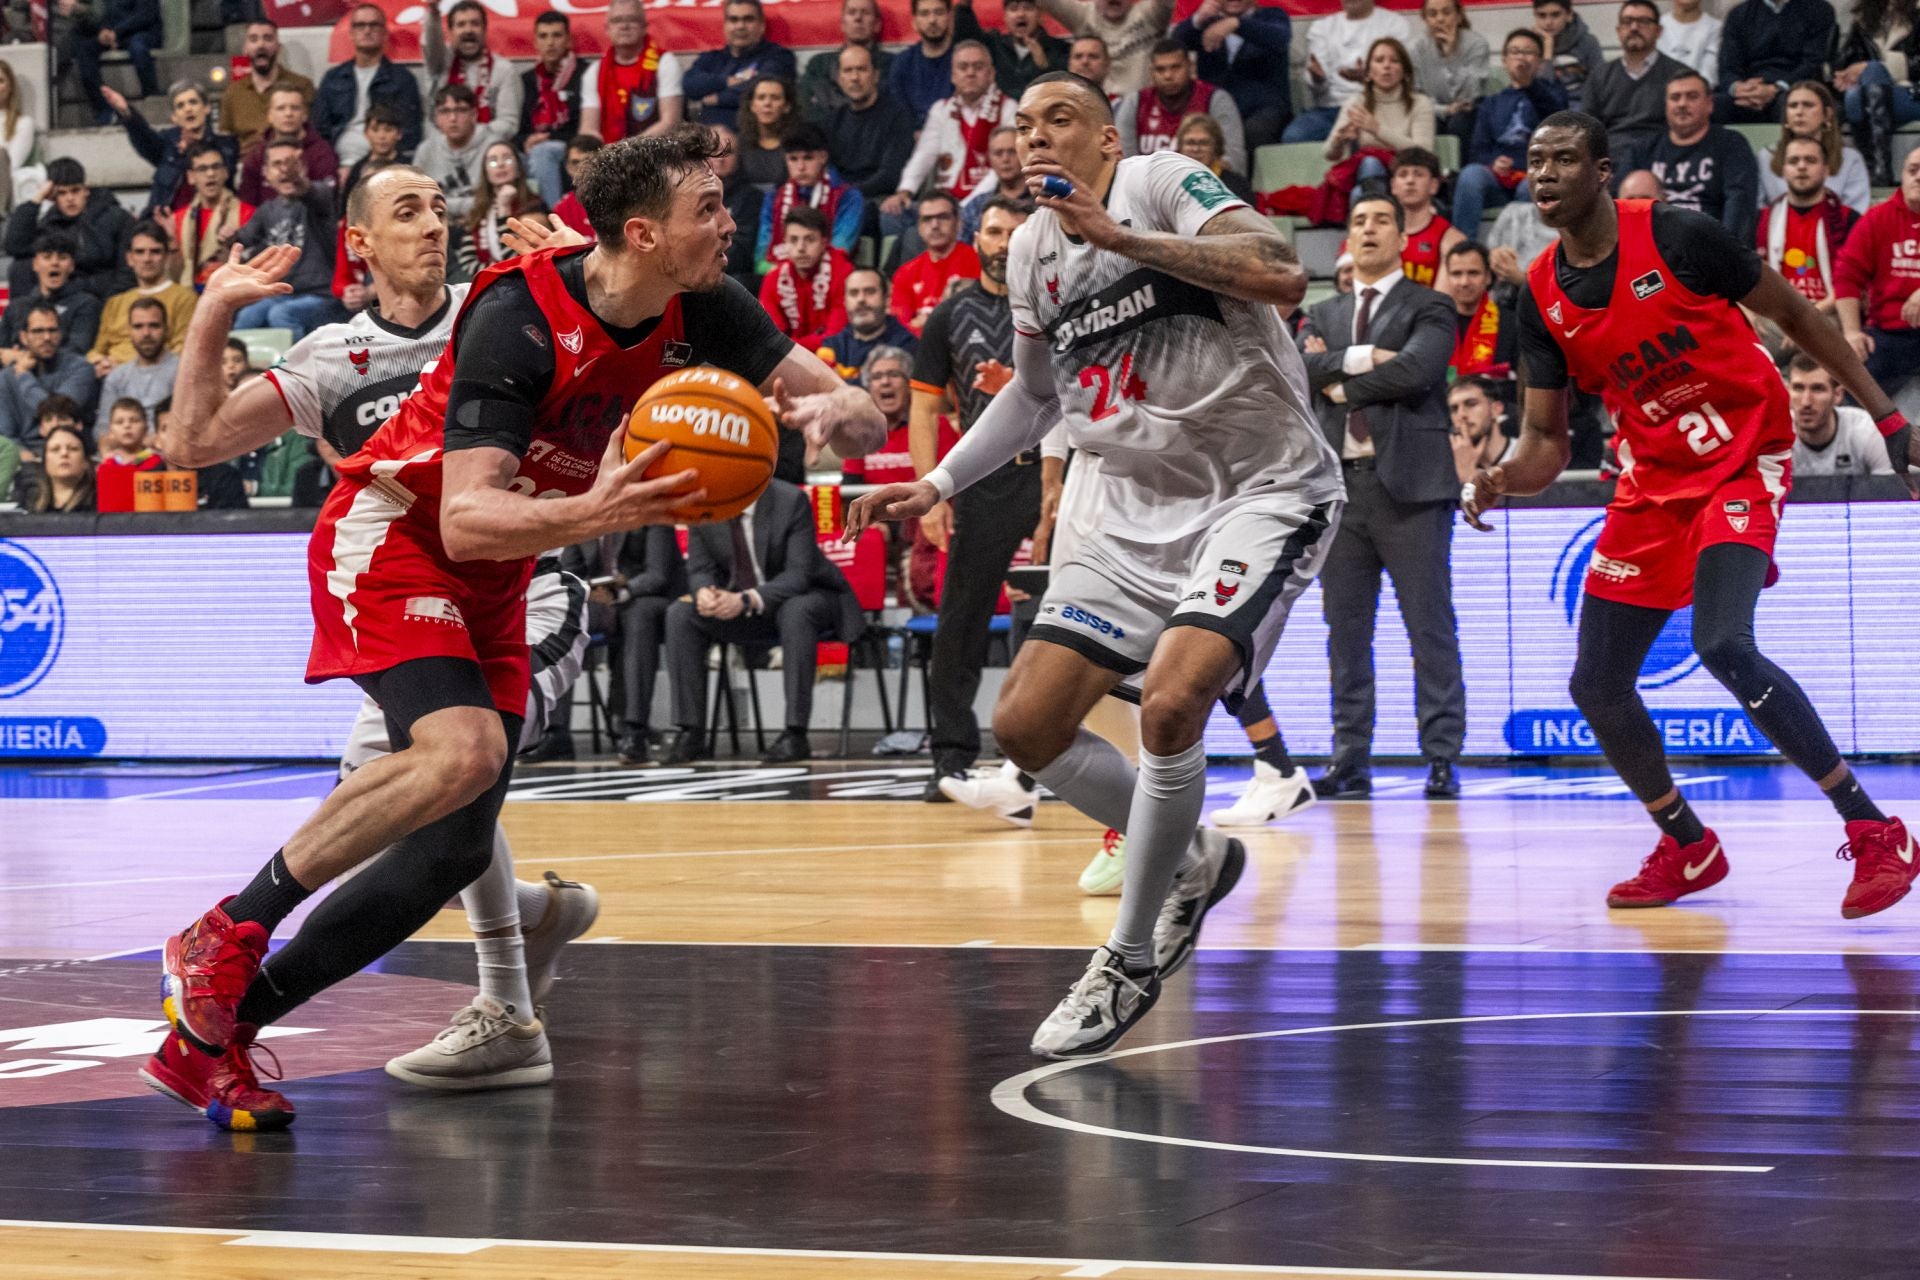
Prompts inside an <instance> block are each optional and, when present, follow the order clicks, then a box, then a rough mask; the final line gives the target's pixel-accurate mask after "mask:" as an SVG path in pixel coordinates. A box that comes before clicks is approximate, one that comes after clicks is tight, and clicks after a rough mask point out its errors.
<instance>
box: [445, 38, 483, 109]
mask: <svg viewBox="0 0 1920 1280" xmlns="http://www.w3.org/2000/svg"><path fill="white" fill-rule="evenodd" d="M447 83H448V84H467V68H466V64H465V63H463V62H461V61H460V59H459V58H458V57H457V56H456V57H455V58H454V60H453V65H452V66H450V67H448V68H447ZM467 88H469V89H471V90H473V96H474V97H475V98H477V99H479V101H480V123H481V124H492V123H493V99H492V98H491V97H489V96H488V95H489V93H490V92H491V91H492V88H493V50H491V49H488V50H487V51H486V52H485V53H483V54H481V55H480V74H479V83H478V84H467Z"/></svg>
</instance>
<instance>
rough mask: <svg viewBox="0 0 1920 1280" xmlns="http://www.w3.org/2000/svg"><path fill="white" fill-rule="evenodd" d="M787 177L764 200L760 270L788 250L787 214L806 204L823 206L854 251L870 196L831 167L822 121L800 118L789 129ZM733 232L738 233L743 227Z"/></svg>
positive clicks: (831, 226) (842, 242)
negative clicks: (809, 122)
mask: <svg viewBox="0 0 1920 1280" xmlns="http://www.w3.org/2000/svg"><path fill="white" fill-rule="evenodd" d="M781 145H782V146H783V147H784V148H785V150H786V156H787V180H786V181H785V182H783V183H781V184H780V185H779V186H777V187H775V188H774V189H773V190H771V191H769V192H767V198H766V200H765V202H764V203H762V204H761V206H760V234H759V237H758V239H756V240H755V241H754V254H755V258H756V261H757V263H758V265H759V268H760V271H761V274H763V275H764V274H765V273H767V272H769V271H771V270H773V264H774V263H775V262H776V261H778V260H779V259H781V258H783V257H785V256H786V243H787V214H788V213H789V212H791V211H792V210H794V209H797V208H799V207H800V206H802V205H810V206H812V207H813V208H815V209H818V210H819V211H820V212H821V214H822V216H824V217H825V218H826V220H827V235H828V238H829V239H831V240H832V242H833V247H834V248H836V249H838V250H839V251H840V252H841V253H844V254H847V255H849V256H851V255H852V253H853V251H854V247H855V245H857V244H858V243H859V241H860V221H861V218H862V217H863V216H864V215H865V213H866V198H865V197H864V196H862V195H861V194H860V193H859V191H857V190H855V189H854V188H853V187H850V186H848V185H847V184H846V183H844V182H842V181H840V178H839V175H837V174H835V173H834V172H833V171H832V170H831V169H829V168H828V167H827V132H826V130H824V129H822V128H821V127H820V126H819V125H817V124H797V125H794V126H793V127H792V128H791V129H788V130H787V136H786V138H785V140H784V141H783V142H782V143H781ZM734 234H736V235H738V234H739V233H738V232H735V233H734Z"/></svg>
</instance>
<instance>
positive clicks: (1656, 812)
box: [1647, 796, 1707, 845]
mask: <svg viewBox="0 0 1920 1280" xmlns="http://www.w3.org/2000/svg"><path fill="white" fill-rule="evenodd" d="M1647 816H1648V817H1650V818H1652V819H1653V821H1654V824H1655V825H1656V826H1658V827H1659V828H1660V829H1661V830H1662V831H1664V832H1666V833H1667V834H1668V835H1670V836H1672V837H1673V838H1674V839H1675V840H1678V841H1679V842H1680V843H1681V844H1682V845H1689V844H1694V843H1696V842H1698V841H1700V840H1703V839H1705V838H1706V835H1707V829H1706V827H1704V826H1702V825H1701V823H1700V817H1699V815H1698V814H1696V813H1694V811H1693V806H1692V805H1690V804H1688V803H1687V798H1686V797H1685V796H1681V797H1680V798H1679V799H1678V800H1676V801H1675V802H1674V803H1673V804H1670V805H1664V806H1662V807H1661V808H1658V809H1649V810H1647Z"/></svg>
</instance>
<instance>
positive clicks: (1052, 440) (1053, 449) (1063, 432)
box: [1040, 418, 1073, 459]
mask: <svg viewBox="0 0 1920 1280" xmlns="http://www.w3.org/2000/svg"><path fill="white" fill-rule="evenodd" d="M1072 453H1073V446H1072V445H1070V444H1068V443H1067V420H1066V419H1065V418H1062V419H1060V421H1059V422H1057V423H1055V424H1054V427H1053V430H1051V431H1049V432H1047V438H1046V439H1045V440H1042V441H1041V442H1040V456H1041V457H1043V458H1061V459H1064V458H1066V457H1068V456H1069V455H1071V454H1072Z"/></svg>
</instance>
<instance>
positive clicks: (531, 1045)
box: [387, 996, 553, 1092]
mask: <svg viewBox="0 0 1920 1280" xmlns="http://www.w3.org/2000/svg"><path fill="white" fill-rule="evenodd" d="M387 1074H388V1075H390V1076H392V1077H393V1078H394V1079H396V1080H404V1081H406V1082H407V1083H408V1084H412V1085H418V1086H420V1087H421V1088H422V1089H441V1090H446V1091H449V1092H473V1091H477V1090H480V1089H521V1088H525V1087H527V1086H529V1085H537V1084H546V1083H548V1082H549V1081H551V1080H552V1079H553V1054H552V1052H551V1051H550V1050H549V1049H548V1048H547V1030H546V1027H545V1026H544V1025H542V1024H541V1022H540V1021H539V1019H537V1018H536V1019H535V1020H534V1021H533V1022H532V1023H531V1024H530V1025H527V1026H522V1025H520V1024H519V1023H517V1022H515V1021H514V1020H513V1019H512V1018H509V1017H508V1016H507V1011H506V1007H505V1006H504V1005H502V1004H500V1003H499V1002H498V1001H496V1000H493V999H490V998H488V997H486V996H479V997H477V998H475V1000H474V1002H473V1003H472V1004H470V1005H468V1006H467V1007H466V1008H464V1009H462V1010H461V1011H460V1012H459V1013H456V1014H454V1015H453V1022H452V1024H451V1025H449V1026H448V1027H447V1029H446V1030H445V1031H442V1032H441V1033H440V1034H439V1035H437V1036H435V1037H434V1038H433V1040H432V1042H431V1043H429V1044H425V1045H422V1046H421V1047H420V1048H418V1049H415V1050H414V1051H413V1052H412V1053H408V1054H402V1055H401V1056H400V1057H398V1058H394V1059H393V1060H392V1061H390V1062H388V1063H387Z"/></svg>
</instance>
